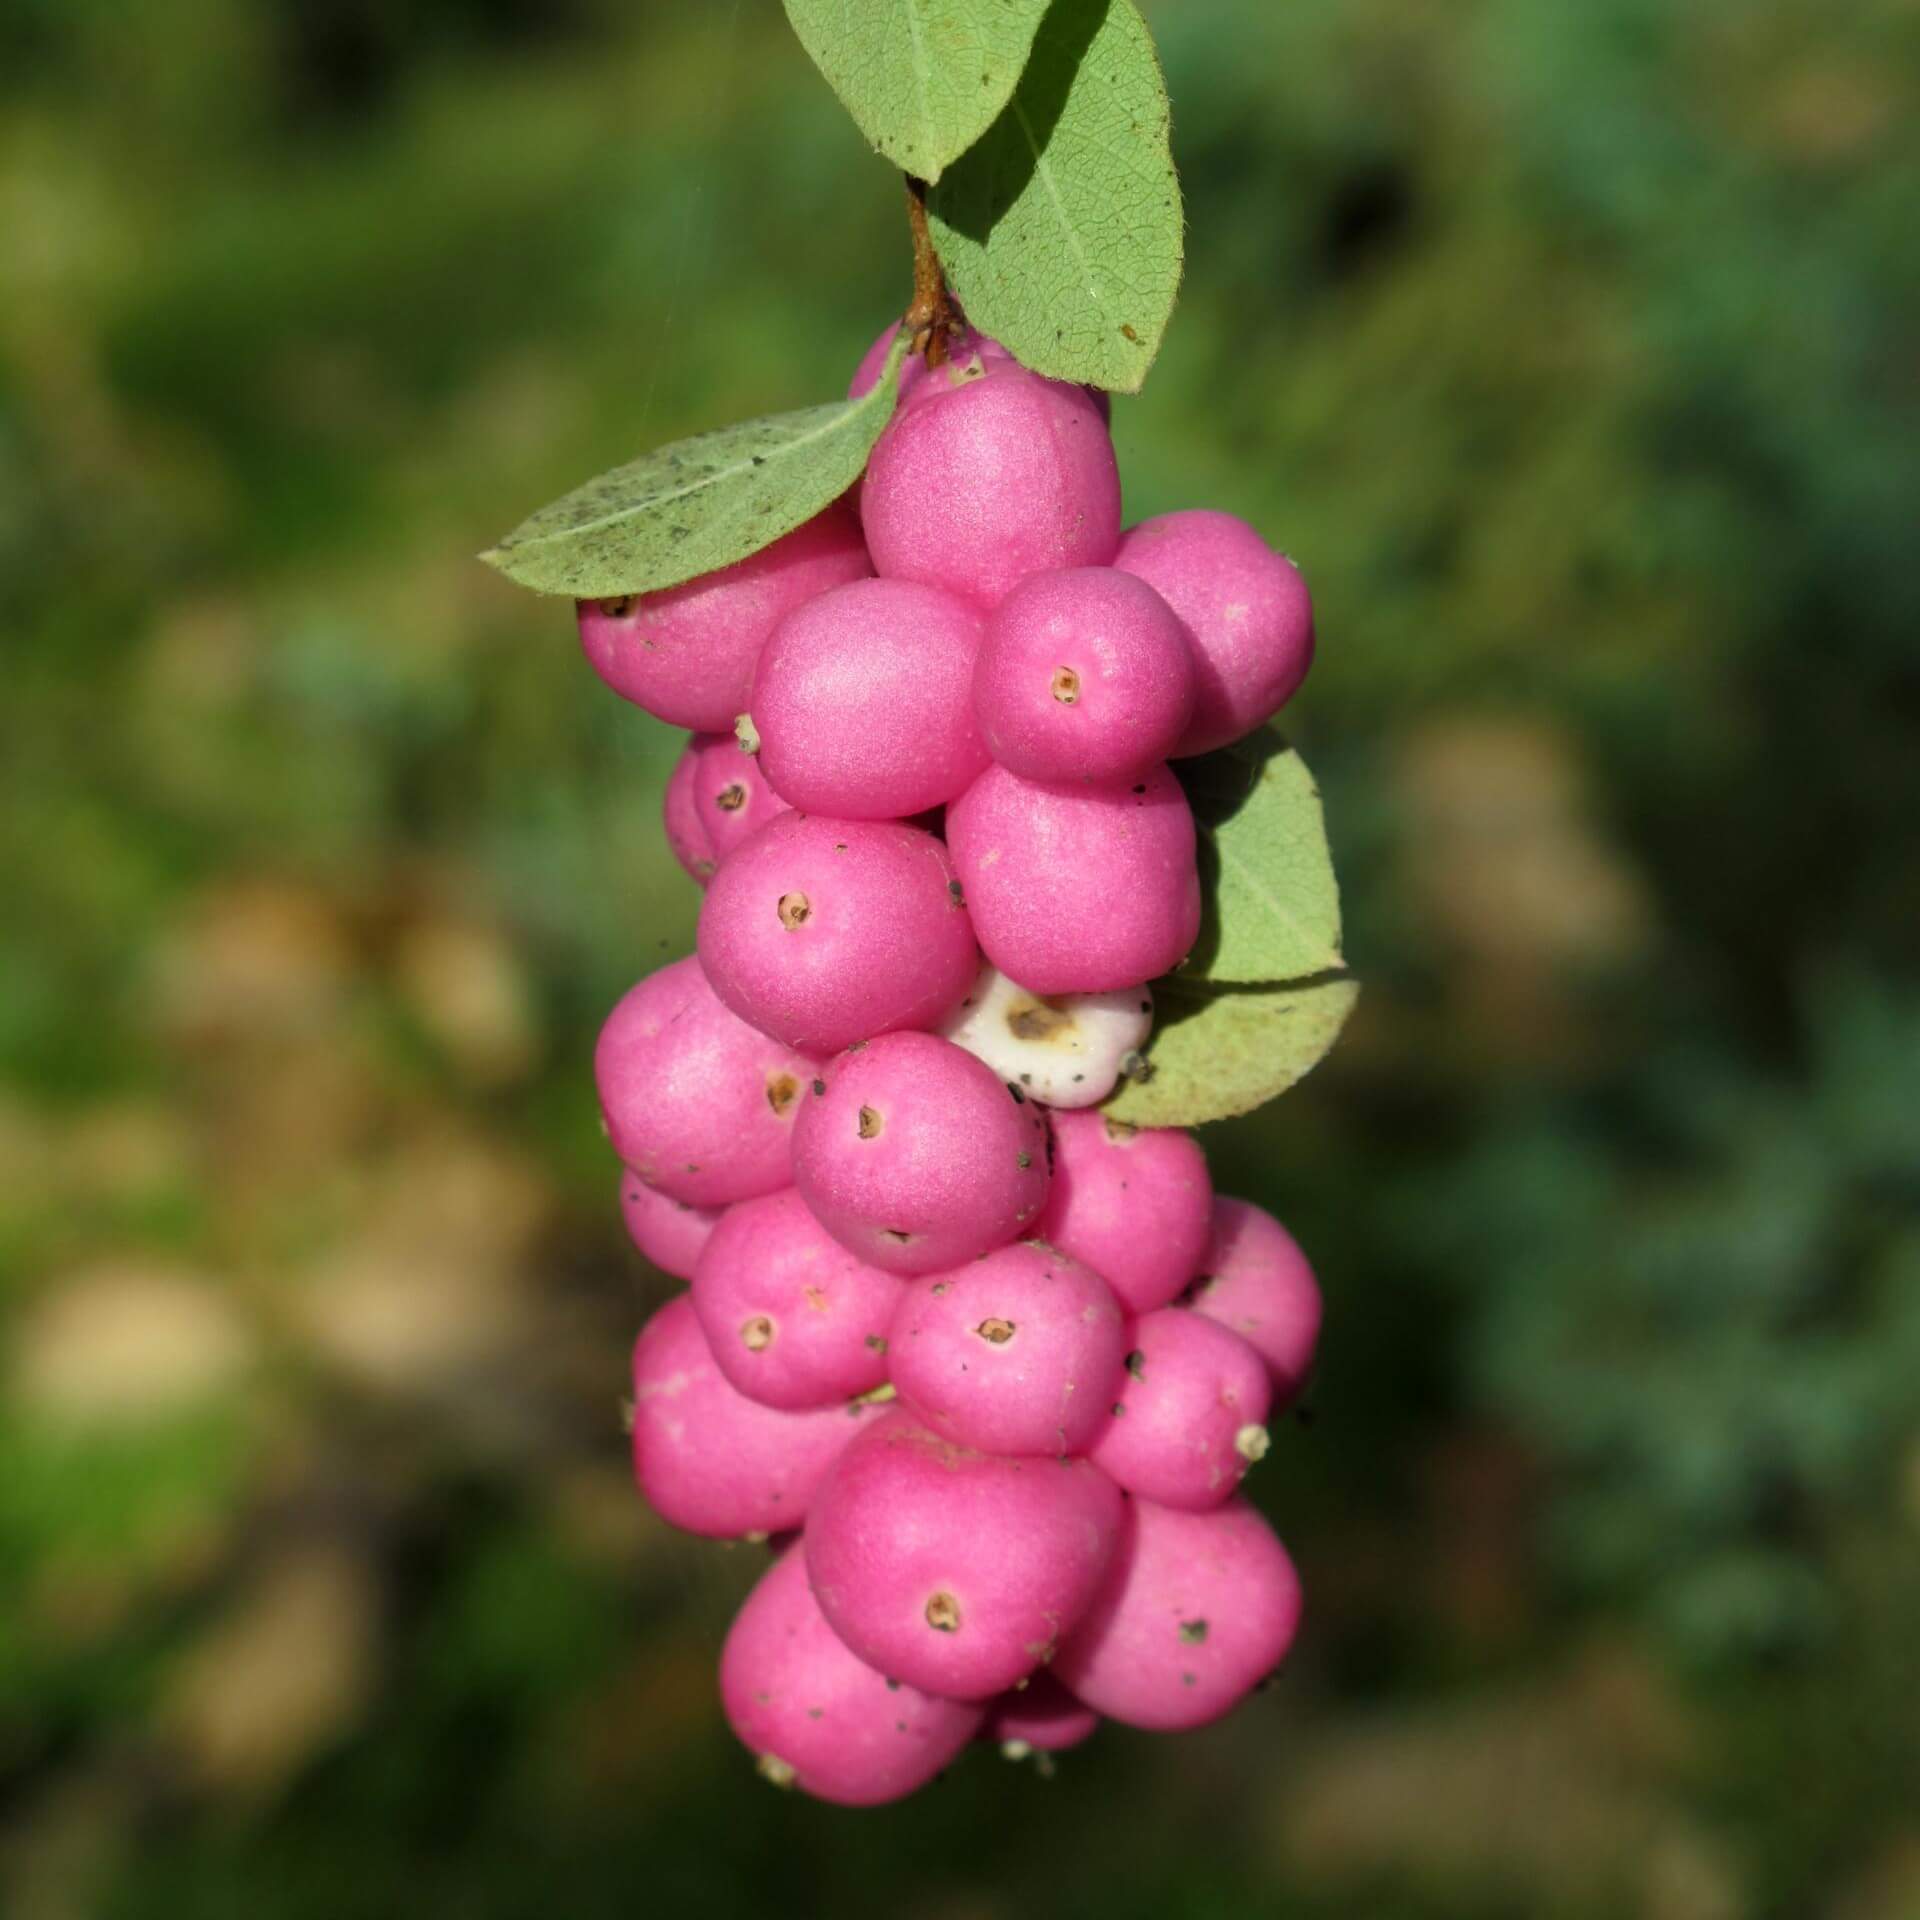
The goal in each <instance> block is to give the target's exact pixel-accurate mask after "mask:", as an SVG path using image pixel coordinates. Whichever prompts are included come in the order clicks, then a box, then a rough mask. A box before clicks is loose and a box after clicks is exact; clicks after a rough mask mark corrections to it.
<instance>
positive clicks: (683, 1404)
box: [633, 1293, 876, 1540]
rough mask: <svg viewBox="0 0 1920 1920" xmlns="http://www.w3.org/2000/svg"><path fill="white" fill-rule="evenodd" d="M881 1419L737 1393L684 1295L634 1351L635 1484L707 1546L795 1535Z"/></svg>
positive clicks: (857, 1410)
mask: <svg viewBox="0 0 1920 1920" xmlns="http://www.w3.org/2000/svg"><path fill="white" fill-rule="evenodd" d="M875 1412H876V1409H874V1408H872V1407H869V1406H864V1405H855V1406H850V1407H848V1406H838V1407H822V1408H819V1409H817V1410H815V1411H813V1412H809V1413H783V1412H781V1411H780V1410H779V1409H778V1408H775V1407H763V1406H762V1405H761V1404H760V1403H759V1402H758V1401H757V1400H749V1399H748V1398H747V1397H746V1395H745V1394H743V1393H736V1392H735V1391H734V1389H733V1388H732V1387H730V1386H729V1385H728V1384H727V1380H726V1376H725V1375H724V1374H722V1373H721V1371H720V1369H719V1368H718V1367H717V1366H716V1365H715V1364H714V1359H713V1354H712V1353H711V1351H710V1350H709V1349H708V1346H707V1342H706V1336H705V1335H704V1334H702V1333H701V1331H700V1323H699V1321H698V1320H697V1319H696V1318H695V1317H694V1311H693V1302H692V1301H691V1300H690V1299H689V1298H688V1297H687V1295H685V1294H684V1293H682V1294H678V1295H676V1296H675V1297H674V1298H673V1299H671V1300H669V1301H668V1302H667V1304H666V1305H665V1306H664V1307H662V1308H661V1309H660V1311H659V1312H658V1313H656V1314H655V1315H654V1316H653V1318H652V1319H651V1320H649V1321H648V1322H647V1324H646V1325H645V1326H644V1327H643V1328H641V1330H640V1338H639V1339H638V1340H637V1341H636V1342H635V1343H634V1349H633V1470H634V1476H635V1478H636V1479H637V1480H638V1481H639V1483H640V1491H641V1492H642V1493H643V1494H644V1495H645V1496H646V1498H647V1502H648V1504H649V1505H650V1506H651V1507H652V1508H653V1509H654V1511H655V1512H656V1513H658V1514H659V1515H660V1517H661V1518H662V1519H663V1520H665V1521H667V1522H668V1523H669V1524H670V1525H672V1526H676V1527H680V1528H683V1529H684V1530H685V1531H686V1532H688V1533H698V1534H703V1535H705V1536H706V1538H708V1539H710V1540H738V1539H741V1538H744V1537H745V1536H747V1535H749V1534H768V1533H779V1532H781V1531H782V1530H783V1529H785V1528H789V1527H797V1526H798V1525H799V1524H800V1523H801V1522H802V1521H803V1520H804V1519H805V1518H806V1516H807V1506H808V1502H809V1501H810V1500H811V1499H812V1498H813V1493H814V1489H815V1487H816V1486H817V1485H818V1484H819V1481H820V1478H821V1476H822V1475H823V1474H824V1473H825V1472H826V1470H827V1468H828V1467H829V1466H831V1465H832V1463H833V1461H834V1459H835V1457H836V1456H837V1455H838V1454H839V1453H840V1451H841V1449H842V1448H844V1447H845V1446H846V1445H847V1444H848V1442H849V1441H851V1440H852V1439H853V1437H854V1436H855V1435H856V1434H857V1433H859V1432H860V1430H861V1428H862V1427H863V1426H865V1425H866V1424H868V1422H869V1421H870V1419H871V1418H872V1417H873V1416H874V1414H875Z"/></svg>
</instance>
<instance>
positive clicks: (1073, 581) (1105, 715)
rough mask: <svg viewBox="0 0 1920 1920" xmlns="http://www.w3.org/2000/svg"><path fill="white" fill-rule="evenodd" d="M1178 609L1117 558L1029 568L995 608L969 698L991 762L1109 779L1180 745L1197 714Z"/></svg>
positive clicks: (1035, 776)
mask: <svg viewBox="0 0 1920 1920" xmlns="http://www.w3.org/2000/svg"><path fill="white" fill-rule="evenodd" d="M1194 687H1195V677H1194V660H1193V647H1192V644H1191V643H1190V642H1189V641H1188V639H1187V634H1186V629H1185V628H1184V627H1183V626H1182V625H1181V623H1180V621H1179V619H1178V618H1177V617H1176V616H1175V614H1174V612H1173V609H1172V608H1171V607H1169V606H1168V605H1167V603H1166V602H1165V601H1164V600H1162V599H1161V598H1160V596H1159V595H1158V594H1157V593H1155V592H1154V590H1153V589H1152V588H1151V587H1150V586H1148V585H1147V584H1146V582H1145V581H1143V580H1137V579H1135V578H1134V576H1133V575H1132V574H1129V573H1121V572H1119V571H1118V570H1117V569H1116V568H1113V567H1067V568H1063V569H1060V570H1057V571H1054V572H1050V573H1034V574H1029V575H1028V576H1027V578H1026V579H1024V580H1022V581H1021V582H1020V584H1019V585H1018V586H1017V587H1015V588H1014V589H1013V591H1012V592H1011V593H1009V594H1008V595H1007V597H1006V598H1005V599H1004V600H1002V601H1001V602H1000V604H999V605H998V606H997V607H995V608H994V610H993V615H992V618H991V619H990V620H989V621H988V623H987V633H986V642H985V644H984V645H983V646H982V647H981V649H980V656H979V659H978V661H977V663H976V664H975V667H974V673H973V704H974V711H975V713H976V714H977V715H978V716H979V721H980V731H981V734H982V736H983V737H984V738H985V740H986V744H987V747H988V750H989V751H990V752H991V753H992V755H993V757H994V759H995V760H997V761H998V762H999V763H1000V765H1001V766H1003V767H1005V768H1007V769H1008V770H1009V771H1010V772H1013V773H1017V774H1020V775H1022V776H1023V777H1024V778H1026V779H1028V780H1050V781H1060V782H1066V783H1071V782H1075V781H1084V782H1088V783H1090V784H1102V785H1108V786H1115V785H1121V784H1124V783H1126V782H1128V781H1132V780H1137V779H1139V778H1140V777H1141V776H1142V775H1144V774H1146V773H1148V772H1150V771H1151V770H1152V769H1153V768H1154V767H1155V766H1157V765H1158V764H1159V763H1160V762H1161V761H1163V760H1164V759H1166V757H1167V755H1168V754H1169V753H1171V752H1172V751H1173V748H1174V746H1175V744H1176V743H1177V742H1178V741H1179V740H1180V738H1181V736H1182V735H1183V734H1184V733H1185V731H1186V728H1187V723H1188V721H1189V720H1190V719H1191V718H1192V715H1193V702H1194Z"/></svg>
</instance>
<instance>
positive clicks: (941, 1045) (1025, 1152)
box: [793, 1033, 1048, 1274]
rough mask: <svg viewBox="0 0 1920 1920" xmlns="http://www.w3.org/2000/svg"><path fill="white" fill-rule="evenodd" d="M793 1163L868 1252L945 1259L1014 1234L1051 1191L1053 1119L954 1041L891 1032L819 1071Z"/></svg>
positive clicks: (810, 1200)
mask: <svg viewBox="0 0 1920 1920" xmlns="http://www.w3.org/2000/svg"><path fill="white" fill-rule="evenodd" d="M793 1177H794V1182H795V1184H796V1185H797V1186H798V1187H799V1189H800V1192H801V1194H802V1195H803V1196H804V1197H805V1199H806V1202H807V1205H808V1206H810V1207H811V1208H812V1209H813V1211H814V1214H815V1215H816V1217H817V1218H818V1219H819V1221H820V1223H821V1225H822V1226H824V1227H825V1228H826V1229H827V1231H828V1232H829V1233H831V1234H832V1235H833V1237H834V1238H835V1239H836V1240H838V1241H839V1242H840V1243H841V1244H842V1245H843V1246H846V1247H849V1248H851V1249H852V1250H853V1251H854V1252H855V1253H856V1254H858V1255H859V1256H860V1258H861V1259H863V1260H866V1261H869V1262H871V1263H872V1264H873V1265H874V1266H876V1267H884V1268H886V1270H887V1271H888V1272H889V1273H902V1274H913V1273H933V1272H937V1271H938V1270H940V1269H942V1268H945V1267H953V1266H958V1265H959V1264H960V1263H961V1262H962V1261H964V1260H971V1259H973V1258H974V1256H975V1255H976V1254H982V1253H985V1252H987V1251H988V1250H989V1249H990V1248H993V1247H998V1246H1004V1245H1005V1244H1006V1243H1007V1242H1008V1241H1009V1240H1011V1239H1013V1238H1014V1237H1015V1236H1016V1235H1018V1234H1019V1233H1020V1232H1022V1231H1023V1230H1024V1229H1025V1228H1026V1227H1027V1225H1028V1224H1029V1223H1030V1222H1031V1221H1032V1220H1033V1219H1034V1217H1035V1216H1036V1215H1037V1214H1038V1213H1039V1211H1040V1209H1041V1208H1042V1207H1043V1206H1044V1205H1045V1204H1046V1198H1047V1181H1048V1167H1047V1123H1046V1120H1045V1119H1044V1118H1043V1116H1042V1115H1041V1113H1040V1110H1039V1109H1038V1108H1037V1107H1036V1106H1034V1105H1033V1103H1032V1102H1031V1101H1029V1100H1028V1099H1027V1098H1026V1097H1025V1095H1024V1094H1022V1093H1021V1092H1020V1090H1019V1089H1018V1088H1015V1087H1008V1086H1007V1085H1005V1084H1004V1083H1003V1082H1002V1081H999V1080H996V1079H995V1078H994V1077H993V1075H992V1073H991V1072H990V1071H989V1070H988V1069H987V1068H986V1067H984V1066H982V1065H981V1064H980V1062H979V1061H978V1060H976V1059H974V1057H973V1056H972V1055H971V1054H970V1053H963V1052H962V1051H961V1050H960V1049H959V1048H958V1047H956V1046H954V1045H953V1044H952V1043H951V1042H949V1041H946V1040H942V1039H939V1038H938V1037H937V1036H935V1035H933V1034H930V1033H891V1034H882V1035H880V1036H879V1038H877V1039H874V1040H870V1041H868V1042H866V1043H865V1044H864V1045H862V1046H856V1047H854V1048H851V1049H849V1050H848V1051H847V1052H846V1053H843V1054H841V1055H840V1056H839V1057H838V1058H837V1059H836V1060H834V1061H833V1063H832V1064H831V1065H830V1066H829V1067H827V1068H826V1069H825V1070H824V1071H823V1072H822V1073H821V1074H819V1075H817V1076H816V1077H815V1078H814V1080H813V1081H812V1082H811V1083H810V1085H809V1088H808V1092H807V1097H806V1099H805V1100H804V1101H803V1102H802V1105H801V1112H800V1118H799V1121H798V1123H797V1126H796V1131H795V1136H794V1154H793Z"/></svg>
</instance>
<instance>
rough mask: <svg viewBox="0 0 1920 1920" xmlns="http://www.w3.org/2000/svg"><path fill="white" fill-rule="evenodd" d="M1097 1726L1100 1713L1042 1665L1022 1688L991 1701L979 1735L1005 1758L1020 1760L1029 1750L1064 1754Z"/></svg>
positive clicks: (1096, 1729) (1092, 1732)
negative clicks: (1076, 1697) (1073, 1693)
mask: <svg viewBox="0 0 1920 1920" xmlns="http://www.w3.org/2000/svg"><path fill="white" fill-rule="evenodd" d="M1099 1726H1100V1716H1099V1715H1098V1714H1097V1713H1095V1712H1094V1710H1093V1709H1092V1708H1091V1707H1087V1706H1082V1705H1081V1703H1080V1702H1079V1701H1078V1700H1076V1699H1075V1698H1074V1697H1073V1695H1072V1694H1070V1693H1069V1692H1068V1691H1067V1690H1066V1688H1065V1687H1063V1686H1062V1685H1061V1684H1060V1682H1059V1681H1058V1680H1056V1679H1055V1678H1054V1677H1053V1675H1052V1674H1051V1673H1049V1672H1048V1671H1047V1670H1046V1669H1045V1668H1044V1667H1043V1668H1041V1669H1040V1671H1039V1672H1037V1673H1035V1674H1034V1675H1032V1676H1031V1678H1029V1680H1028V1681H1027V1684H1026V1685H1025V1686H1024V1687H1018V1688H1014V1689H1011V1690H1009V1691H1008V1692H1006V1693H1003V1694H1002V1695H1001V1696H1000V1697H999V1699H997V1700H996V1701H994V1703H993V1704H992V1705H991V1706H990V1707H989V1708H988V1709H987V1719H986V1724H985V1725H984V1726H983V1727H982V1728H981V1729H980V1738H981V1739H982V1740H990V1741H992V1742H993V1743H994V1745H995V1746H997V1747H998V1748H999V1749H1000V1751H1001V1752H1002V1753H1003V1754H1005V1755H1006V1757H1007V1758H1008V1759H1009V1760H1024V1759H1025V1758H1026V1757H1027V1755H1028V1754H1029V1753H1065V1752H1066V1751H1067V1749H1068V1748H1069V1747H1077V1746H1079V1745H1081V1744H1082V1742H1084V1741H1087V1740H1090V1739H1092V1737H1093V1736H1094V1734H1095V1733H1096V1732H1097V1731H1098V1730H1099Z"/></svg>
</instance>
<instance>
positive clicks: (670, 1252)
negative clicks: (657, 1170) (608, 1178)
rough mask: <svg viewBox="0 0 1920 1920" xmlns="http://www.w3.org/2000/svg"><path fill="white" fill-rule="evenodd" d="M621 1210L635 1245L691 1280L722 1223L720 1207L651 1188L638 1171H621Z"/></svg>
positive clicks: (679, 1276)
mask: <svg viewBox="0 0 1920 1920" xmlns="http://www.w3.org/2000/svg"><path fill="white" fill-rule="evenodd" d="M620 1211H621V1213H622V1215H623V1216H624V1217H625V1219H626V1223H627V1232H628V1234H629V1235H630V1236H631V1238H632V1240H633V1244H634V1245H635V1246H636V1247H638V1248H639V1249H640V1251H641V1252H642V1253H643V1254H645V1255H646V1257H647V1258H648V1259H649V1260H651V1261H652V1262H653V1264H654V1265H655V1266H656V1267H658V1268H659V1269H660V1271H661V1272H662V1273H670V1274H672V1275H673V1277H674V1278H675V1279H676V1280H691V1279H692V1278H693V1269H694V1264H695V1262H696V1261H698V1259H699V1258H700V1249H701V1248H702V1247H704V1246H705V1245H706V1244H707V1236H708V1235H709V1234H710V1233H712V1231H713V1230H714V1228H715V1227H716V1226H718V1225H719V1224H720V1213H721V1209H720V1208H718V1207H690V1206H688V1205H687V1203H686V1202H685V1201H684V1200H675V1199H672V1198H670V1197H669V1196H668V1195H667V1194H664V1193H662V1192H661V1191H660V1189H659V1188H658V1187H650V1186H648V1185H647V1183H646V1182H645V1181H644V1180H642V1179H641V1178H640V1176H639V1175H638V1174H636V1173H633V1172H630V1171H628V1170H627V1169H625V1168H622V1169H621V1173H620Z"/></svg>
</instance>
